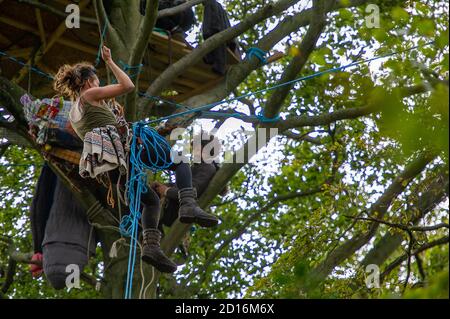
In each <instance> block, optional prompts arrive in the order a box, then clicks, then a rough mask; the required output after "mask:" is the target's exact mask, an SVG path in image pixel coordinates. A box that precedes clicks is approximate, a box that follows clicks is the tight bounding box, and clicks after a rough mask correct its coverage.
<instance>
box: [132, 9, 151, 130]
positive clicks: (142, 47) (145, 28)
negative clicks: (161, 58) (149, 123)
mask: <svg viewBox="0 0 450 319" xmlns="http://www.w3.org/2000/svg"><path fill="white" fill-rule="evenodd" d="M157 13H158V0H148V1H147V3H146V7H145V16H144V17H143V18H142V19H141V23H140V25H139V29H138V30H137V31H138V35H137V37H136V40H135V41H134V43H133V47H132V48H131V51H130V56H129V58H128V65H131V66H136V65H138V64H139V63H141V61H142V59H143V57H144V53H145V51H146V50H147V47H148V42H149V40H150V37H151V35H152V32H153V27H154V25H155V22H156V16H157ZM139 71H140V68H139V69H138V71H137V72H139ZM138 81H139V77H136V81H135V82H136V83H135V89H134V90H133V91H132V92H130V93H129V94H127V96H126V98H125V116H126V118H127V120H128V121H130V122H134V121H136V118H137V117H136V116H137V114H136V99H137V92H138V91H139V82H138Z"/></svg>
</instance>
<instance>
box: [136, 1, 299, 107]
mask: <svg viewBox="0 0 450 319" xmlns="http://www.w3.org/2000/svg"><path fill="white" fill-rule="evenodd" d="M298 1H299V0H280V1H278V2H276V3H269V4H267V5H266V6H265V7H263V8H262V9H261V10H259V11H258V12H256V13H254V14H251V15H249V16H248V17H247V18H246V19H245V20H243V21H241V22H240V23H239V24H237V25H235V26H233V27H231V28H228V29H226V30H224V31H222V32H219V33H217V34H215V35H213V36H212V37H210V38H208V39H207V40H205V41H204V42H203V43H202V44H200V45H199V46H198V47H197V48H195V50H193V51H192V52H191V53H190V54H188V55H186V56H184V57H183V58H181V59H180V60H178V61H177V62H176V63H174V64H172V65H171V66H170V67H168V68H167V69H166V70H165V71H164V72H163V73H161V74H160V75H159V76H158V78H157V79H156V80H155V81H153V83H152V85H151V86H150V87H149V88H148V90H147V91H146V93H147V94H148V95H151V96H157V95H159V94H160V93H161V91H162V90H164V88H166V87H167V85H169V84H170V83H171V82H172V81H173V80H174V79H175V78H176V77H178V76H179V75H181V74H182V73H183V72H184V70H186V69H187V68H188V67H190V66H192V65H194V64H195V63H197V62H200V60H201V59H202V58H203V57H204V56H205V55H206V54H207V53H209V52H211V51H212V50H214V49H215V48H217V47H219V46H220V45H221V44H222V43H224V42H226V41H229V40H231V39H233V38H235V37H237V36H238V35H240V34H242V33H244V32H245V31H247V30H248V29H250V28H251V27H253V26H254V25H255V24H257V23H259V22H261V21H263V20H265V19H266V18H268V17H271V16H274V15H277V14H279V13H281V12H283V11H284V10H286V9H287V8H289V7H290V6H292V5H293V4H295V3H296V2H298ZM149 104H150V101H148V100H147V99H144V100H141V101H140V103H139V108H140V109H143V108H144V107H145V106H146V105H149Z"/></svg>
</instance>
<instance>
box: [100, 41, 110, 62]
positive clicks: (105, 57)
mask: <svg viewBox="0 0 450 319" xmlns="http://www.w3.org/2000/svg"><path fill="white" fill-rule="evenodd" d="M102 59H103V61H105V63H110V62H112V57H111V50H110V49H109V48H108V47H107V46H106V45H104V46H102Z"/></svg>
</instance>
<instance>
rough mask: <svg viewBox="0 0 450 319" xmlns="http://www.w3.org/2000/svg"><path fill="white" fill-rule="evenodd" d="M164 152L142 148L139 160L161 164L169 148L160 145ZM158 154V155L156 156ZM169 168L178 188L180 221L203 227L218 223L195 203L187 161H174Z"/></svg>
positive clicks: (167, 157)
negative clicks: (158, 152) (157, 152)
mask: <svg viewBox="0 0 450 319" xmlns="http://www.w3.org/2000/svg"><path fill="white" fill-rule="evenodd" d="M162 149H163V151H164V154H156V153H155V150H153V149H149V150H148V152H147V150H144V151H143V152H142V153H141V160H142V161H143V162H144V163H145V164H146V165H148V166H151V165H150V163H154V164H156V165H157V166H163V161H164V160H165V161H168V160H169V159H170V158H171V156H170V152H171V149H170V148H165V147H162ZM157 155H159V156H157ZM169 169H170V170H172V171H174V172H175V179H176V181H175V183H176V185H177V188H178V200H179V201H180V209H179V211H178V215H179V219H180V222H182V223H185V224H192V223H197V224H199V225H200V226H203V227H214V226H216V225H217V224H218V223H219V220H218V218H217V217H216V216H214V215H211V214H208V213H206V212H204V211H203V209H201V208H200V207H199V206H198V204H197V200H196V199H197V192H196V190H195V188H193V187H192V172H191V167H190V166H189V164H188V163H185V162H184V161H181V162H180V163H174V164H173V165H172V166H171V167H169Z"/></svg>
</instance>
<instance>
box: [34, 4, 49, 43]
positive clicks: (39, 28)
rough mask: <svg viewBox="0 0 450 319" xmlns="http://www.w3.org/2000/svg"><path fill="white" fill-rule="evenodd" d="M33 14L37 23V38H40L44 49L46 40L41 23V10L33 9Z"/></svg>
mask: <svg viewBox="0 0 450 319" xmlns="http://www.w3.org/2000/svg"><path fill="white" fill-rule="evenodd" d="M34 12H35V14H36V21H37V25H38V30H39V36H40V37H41V43H42V45H43V46H44V47H46V46H47V39H46V37H45V29H44V23H43V22H42V16H41V10H39V9H34Z"/></svg>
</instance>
